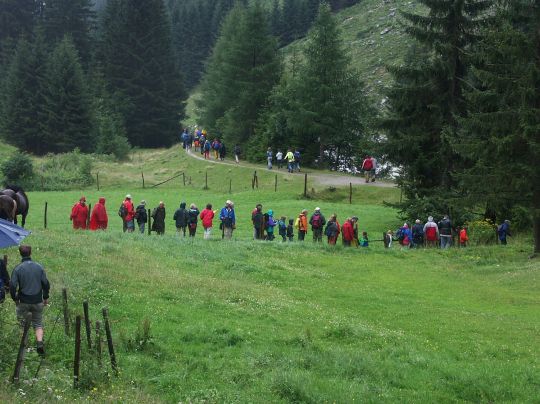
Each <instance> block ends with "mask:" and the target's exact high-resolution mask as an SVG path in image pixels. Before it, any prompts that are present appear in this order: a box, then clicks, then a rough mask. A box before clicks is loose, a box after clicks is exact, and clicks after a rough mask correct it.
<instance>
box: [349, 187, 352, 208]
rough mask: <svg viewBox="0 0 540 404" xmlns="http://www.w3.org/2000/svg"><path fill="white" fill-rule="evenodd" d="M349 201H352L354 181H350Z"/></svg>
mask: <svg viewBox="0 0 540 404" xmlns="http://www.w3.org/2000/svg"><path fill="white" fill-rule="evenodd" d="M349 203H352V182H349Z"/></svg>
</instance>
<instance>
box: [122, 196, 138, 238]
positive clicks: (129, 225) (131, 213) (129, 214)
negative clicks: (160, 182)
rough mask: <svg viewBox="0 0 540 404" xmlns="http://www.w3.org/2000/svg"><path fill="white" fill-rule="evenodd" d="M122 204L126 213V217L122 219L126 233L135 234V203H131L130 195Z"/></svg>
mask: <svg viewBox="0 0 540 404" xmlns="http://www.w3.org/2000/svg"><path fill="white" fill-rule="evenodd" d="M122 204H123V205H124V211H125V212H126V214H125V216H123V217H122V221H123V229H124V232H126V231H127V232H128V233H133V230H135V221H134V219H135V207H134V206H133V202H131V195H130V194H127V195H126V199H124V202H122Z"/></svg>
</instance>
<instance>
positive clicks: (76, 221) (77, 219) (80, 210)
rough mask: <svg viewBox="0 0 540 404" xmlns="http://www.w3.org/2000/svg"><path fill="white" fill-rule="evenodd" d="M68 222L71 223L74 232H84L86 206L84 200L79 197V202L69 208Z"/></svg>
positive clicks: (86, 218) (82, 197)
mask: <svg viewBox="0 0 540 404" xmlns="http://www.w3.org/2000/svg"><path fill="white" fill-rule="evenodd" d="M69 220H71V221H72V222H73V228H74V229H75V230H78V229H81V230H86V221H87V220H88V206H87V205H86V198H85V197H84V196H81V198H80V199H79V201H78V202H77V203H76V204H75V205H73V207H72V208H71V215H70V216H69Z"/></svg>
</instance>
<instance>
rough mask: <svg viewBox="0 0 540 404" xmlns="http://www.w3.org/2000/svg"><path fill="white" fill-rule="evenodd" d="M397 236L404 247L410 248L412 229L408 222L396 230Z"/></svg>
mask: <svg viewBox="0 0 540 404" xmlns="http://www.w3.org/2000/svg"><path fill="white" fill-rule="evenodd" d="M396 236H397V239H398V242H399V244H400V245H401V246H402V247H404V248H410V247H411V243H412V231H411V229H410V228H409V224H408V223H403V227H400V228H399V230H398V231H397V232H396Z"/></svg>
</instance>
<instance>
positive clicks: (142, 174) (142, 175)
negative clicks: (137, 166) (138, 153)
mask: <svg viewBox="0 0 540 404" xmlns="http://www.w3.org/2000/svg"><path fill="white" fill-rule="evenodd" d="M141 177H142V187H143V189H144V188H145V186H144V173H143V172H142V171H141Z"/></svg>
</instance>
